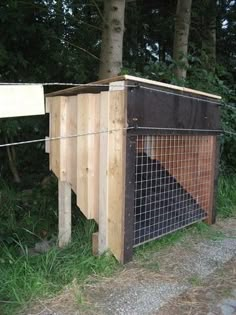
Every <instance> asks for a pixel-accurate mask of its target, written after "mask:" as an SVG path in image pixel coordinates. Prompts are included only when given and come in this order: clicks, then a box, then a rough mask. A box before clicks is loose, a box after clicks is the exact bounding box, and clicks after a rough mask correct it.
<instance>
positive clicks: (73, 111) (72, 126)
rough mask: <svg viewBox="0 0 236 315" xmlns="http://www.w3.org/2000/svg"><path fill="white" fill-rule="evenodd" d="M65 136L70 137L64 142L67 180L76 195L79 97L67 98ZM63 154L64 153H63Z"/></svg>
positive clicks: (64, 162)
mask: <svg viewBox="0 0 236 315" xmlns="http://www.w3.org/2000/svg"><path fill="white" fill-rule="evenodd" d="M64 132H65V135H66V136H68V138H67V139H65V140H63V142H64V148H63V149H64V152H65V153H64V156H65V160H63V164H64V165H63V168H64V172H65V179H66V181H67V182H68V183H70V184H71V187H72V189H73V191H74V192H75V193H76V189H77V178H76V169H77V155H76V153H77V138H76V135H77V97H76V96H70V97H68V98H67V106H66V121H65V130H64ZM62 153H63V151H62Z"/></svg>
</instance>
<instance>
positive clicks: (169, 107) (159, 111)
mask: <svg viewBox="0 0 236 315" xmlns="http://www.w3.org/2000/svg"><path fill="white" fill-rule="evenodd" d="M183 96H184V94H183V93H182V92H181V93H177V94H174V95H173V94H168V93H162V92H160V91H158V90H155V89H153V90H145V89H142V88H131V89H128V108H127V116H128V117H127V120H128V126H129V127H146V128H148V127H159V128H179V129H192V130H194V129H197V130H211V131H212V132H214V131H219V130H220V114H219V105H218V104H217V103H211V102H210V100H208V99H207V98H204V99H196V98H193V99H191V98H185V97H183ZM143 131H144V130H142V133H143Z"/></svg>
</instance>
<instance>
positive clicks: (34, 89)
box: [0, 84, 45, 118]
mask: <svg viewBox="0 0 236 315" xmlns="http://www.w3.org/2000/svg"><path fill="white" fill-rule="evenodd" d="M43 114H45V107H44V92H43V86H42V85H41V84H24V85H23V84H22V85H21V84H19V85H14V84H9V85H1V84H0V118H5V117H18V116H32V115H43Z"/></svg>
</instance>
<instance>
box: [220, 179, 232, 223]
mask: <svg viewBox="0 0 236 315" xmlns="http://www.w3.org/2000/svg"><path fill="white" fill-rule="evenodd" d="M217 215H218V216H219V217H222V218H229V217H236V174H232V176H227V177H226V176H220V177H219V182H218V194H217Z"/></svg>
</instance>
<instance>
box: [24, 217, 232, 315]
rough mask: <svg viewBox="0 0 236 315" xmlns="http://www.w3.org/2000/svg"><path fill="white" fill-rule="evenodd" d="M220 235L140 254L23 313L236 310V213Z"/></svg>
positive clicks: (220, 226)
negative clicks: (108, 273)
mask: <svg viewBox="0 0 236 315" xmlns="http://www.w3.org/2000/svg"><path fill="white" fill-rule="evenodd" d="M213 229H214V230H215V231H216V232H220V234H219V235H220V236H219V237H217V238H213V239H212V238H208V239H205V238H204V237H201V236H200V235H198V234H197V235H191V234H188V235H186V237H184V238H183V239H181V240H180V241H178V242H176V243H175V244H173V245H171V246H168V247H166V248H163V249H161V250H160V251H158V252H150V253H148V252H147V253H145V255H144V256H143V257H141V258H140V257H136V258H135V260H134V261H133V262H132V263H130V264H128V265H127V266H126V267H125V268H124V269H123V270H121V271H119V272H117V273H116V274H115V275H114V276H113V277H111V278H101V277H91V278H90V279H89V280H88V281H87V282H86V283H85V284H84V285H83V287H81V286H78V284H76V283H73V284H72V285H71V286H70V287H68V288H65V290H64V292H62V293H61V294H60V295H58V296H57V297H55V298H54V299H51V300H47V301H35V303H34V305H35V306H34V307H32V308H30V310H27V311H24V312H23V313H21V314H22V315H30V314H31V315H33V314H35V315H36V314H37V315H79V314H81V315H93V314H98V315H99V314H100V315H106V314H117V315H119V314H122V315H126V314H127V315H139V314H140V315H141V314H142V315H146V314H147V315H148V314H153V315H170V314H175V315H185V314H186V315H187V314H188V315H203V314H206V315H236V218H235V219H228V220H224V221H220V222H218V223H217V224H216V225H215V226H214V228H213Z"/></svg>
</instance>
